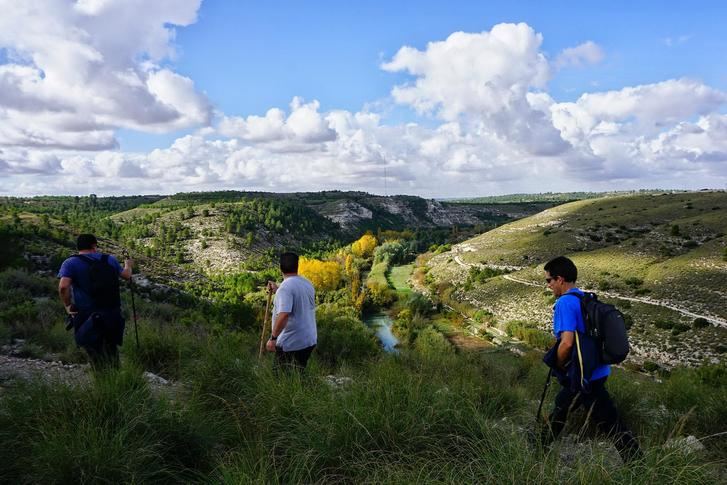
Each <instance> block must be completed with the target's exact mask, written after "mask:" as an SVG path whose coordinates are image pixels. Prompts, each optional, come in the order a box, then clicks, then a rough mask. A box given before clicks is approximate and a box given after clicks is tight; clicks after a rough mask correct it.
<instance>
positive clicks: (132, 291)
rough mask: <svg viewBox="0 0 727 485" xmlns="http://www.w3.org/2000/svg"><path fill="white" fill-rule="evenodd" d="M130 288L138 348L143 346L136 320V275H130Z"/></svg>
mask: <svg viewBox="0 0 727 485" xmlns="http://www.w3.org/2000/svg"><path fill="white" fill-rule="evenodd" d="M126 257H127V258H128V257H129V253H128V252H127V253H126ZM129 290H131V312H132V314H133V315H134V334H135V335H136V348H137V349H138V348H141V346H140V345H139V324H138V323H137V321H136V301H135V300H134V277H133V276H132V275H129Z"/></svg>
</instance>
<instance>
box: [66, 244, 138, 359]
mask: <svg viewBox="0 0 727 485" xmlns="http://www.w3.org/2000/svg"><path fill="white" fill-rule="evenodd" d="M97 246H98V242H97V240H96V237H95V236H94V235H93V234H81V235H79V236H78V239H77V240H76V247H77V249H78V254H74V255H73V256H71V257H70V258H68V259H66V260H65V261H63V264H62V265H61V268H60V270H59V271H58V277H59V278H60V282H59V283H58V293H59V295H60V297H61V302H62V303H63V306H64V307H65V309H66V313H68V315H69V318H70V321H71V324H72V325H73V329H74V332H75V336H76V342H77V343H78V344H79V345H80V346H82V347H83V348H84V349H86V351H87V352H88V355H89V357H90V358H91V363H92V364H93V365H94V367H97V366H98V365H99V364H109V363H110V364H114V365H118V346H119V345H121V344H122V342H123V334H124V319H123V317H122V315H121V299H120V296H119V289H118V279H117V278H118V277H119V276H120V277H122V278H124V279H129V278H131V271H132V267H133V261H132V260H130V259H127V260H126V261H125V262H124V267H123V268H122V267H121V265H120V264H119V262H118V261H117V260H116V258H114V257H113V256H111V255H106V254H103V253H100V252H98V251H97ZM104 262H105V264H107V265H108V267H109V268H110V270H109V269H108V268H102V270H106V272H107V274H109V273H110V278H111V280H112V281H111V283H112V285H111V289H110V294H101V295H99V294H98V291H97V290H98V288H97V287H95V286H94V285H98V284H99V283H98V282H96V281H93V276H92V273H93V271H94V269H93V268H94V265H95V264H103V263H104ZM96 272H97V274H98V273H101V274H103V271H98V270H96ZM114 277H115V278H116V279H115V285H113V283H114Z"/></svg>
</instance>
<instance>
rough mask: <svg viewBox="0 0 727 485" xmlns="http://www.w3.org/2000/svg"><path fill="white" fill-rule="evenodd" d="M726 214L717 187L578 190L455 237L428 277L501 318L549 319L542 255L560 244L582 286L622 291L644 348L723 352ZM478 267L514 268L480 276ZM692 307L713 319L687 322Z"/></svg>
mask: <svg viewBox="0 0 727 485" xmlns="http://www.w3.org/2000/svg"><path fill="white" fill-rule="evenodd" d="M725 214H727V193H725V192H724V191H702V192H689V193H664V194H641V195H627V196H614V197H605V198H599V199H584V200H580V201H576V202H571V203H567V204H564V205H560V206H557V207H553V208H551V209H548V210H545V211H543V212H541V213H539V214H536V215H533V216H530V217H527V218H524V219H521V220H518V221H515V222H511V223H509V224H505V225H503V226H500V227H498V228H496V229H493V230H491V231H488V232H486V233H484V234H482V235H480V236H477V237H475V238H472V239H470V240H467V241H465V242H462V243H460V244H458V245H456V246H453V247H452V250H451V251H450V252H446V253H443V254H440V255H437V256H435V257H434V258H433V259H432V260H431V261H430V263H429V264H430V268H431V269H430V271H429V274H430V275H431V276H430V277H429V279H430V281H432V282H433V285H439V289H440V291H441V290H444V288H445V287H447V286H450V287H451V288H452V290H450V291H452V295H453V297H454V298H455V299H459V300H460V301H467V302H469V303H470V304H471V305H473V306H475V307H477V308H482V309H485V310H487V311H489V312H491V313H493V314H494V315H495V316H496V317H497V319H498V321H499V322H500V324H501V325H504V324H505V323H506V322H507V321H511V320H525V321H529V322H531V323H532V324H533V325H537V326H539V327H540V328H543V329H547V328H548V325H549V321H550V307H551V306H552V298H550V296H549V293H548V292H547V290H546V288H545V285H544V282H543V276H542V265H543V264H544V263H545V262H546V261H547V260H549V259H550V258H552V257H555V256H557V255H560V254H565V255H567V256H569V257H571V258H572V259H573V260H574V261H575V262H576V264H577V265H578V267H579V284H580V285H581V286H582V287H585V288H590V289H593V290H594V291H596V292H599V293H602V294H604V295H612V296H614V297H615V296H618V297H623V298H621V299H618V300H616V301H617V303H618V304H619V305H621V306H622V307H623V308H626V309H627V310H626V311H627V313H629V314H631V317H632V318H633V323H634V326H633V329H632V333H633V335H634V342H635V344H636V345H635V346H636V348H637V350H638V351H639V352H640V353H641V355H642V358H644V359H654V360H658V361H660V362H663V363H668V362H669V360H670V359H671V360H673V359H678V360H681V361H687V362H692V363H699V362H702V361H704V360H710V359H716V360H719V361H725V358H726V357H727V354H726V353H725V352H726V351H727V347H725V345H727V327H726V326H725V325H721V324H720V322H723V323H727V260H726V259H727V249H726V248H727V237H725V233H727V218H726V217H725ZM484 268H490V270H493V269H494V270H498V271H503V270H509V271H513V272H512V273H510V274H509V275H505V276H496V277H492V278H487V277H486V276H487V274H485V273H483V272H484ZM481 274H485V277H483V276H481ZM517 281H519V282H517ZM528 284H529V285H531V286H528ZM626 298H630V299H631V300H626ZM650 303H654V304H650ZM669 307H672V308H671V309H670V308H669ZM674 309H677V310H680V311H676V310H674ZM697 316H703V317H706V318H707V319H708V320H709V321H710V322H711V323H709V324H707V325H705V324H704V322H702V321H699V322H697V323H696V324H695V322H694V320H696V319H697ZM695 327H696V328H695Z"/></svg>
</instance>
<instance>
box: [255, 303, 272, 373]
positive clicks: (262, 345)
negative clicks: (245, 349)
mask: <svg viewBox="0 0 727 485" xmlns="http://www.w3.org/2000/svg"><path fill="white" fill-rule="evenodd" d="M272 299H273V292H272V291H270V289H268V302H267V303H266V304H265V314H264V315H263V325H262V327H263V328H262V331H261V332H260V352H258V356H257V358H258V359H262V357H263V349H264V348H265V325H266V323H267V321H268V310H270V301H271V300H272Z"/></svg>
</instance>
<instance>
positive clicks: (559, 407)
mask: <svg viewBox="0 0 727 485" xmlns="http://www.w3.org/2000/svg"><path fill="white" fill-rule="evenodd" d="M606 379H607V378H606V377H604V378H603V379H598V380H596V381H593V382H591V386H592V390H591V392H590V393H588V394H584V393H580V392H574V391H571V390H570V389H569V388H567V387H561V389H560V392H559V393H558V395H557V396H556V397H555V408H554V409H553V412H552V413H551V414H550V418H549V419H548V423H549V428H548V429H546V430H545V433H546V435H545V436H544V439H543V441H544V443H545V444H548V443H550V442H551V441H553V440H554V439H556V438H557V437H558V435H559V434H560V432H561V431H563V428H564V427H565V422H566V419H567V418H568V413H569V412H570V411H571V410H572V409H578V408H579V407H580V406H583V407H584V408H585V409H586V411H587V412H590V419H591V420H592V421H593V422H594V423H596V426H597V427H598V429H599V431H601V432H602V433H605V434H607V435H609V436H611V437H612V438H613V439H614V445H615V446H616V449H617V450H618V452H619V454H620V455H621V458H622V459H623V461H624V462H629V461H631V460H633V459H635V458H640V457H641V449H640V448H639V443H638V442H637V441H636V438H635V437H634V435H633V433H631V430H629V429H628V427H627V426H626V425H625V424H624V422H623V421H622V420H621V417H620V416H619V414H618V410H616V405H615V404H614V403H613V401H612V400H611V396H609V394H608V391H607V390H606Z"/></svg>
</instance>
